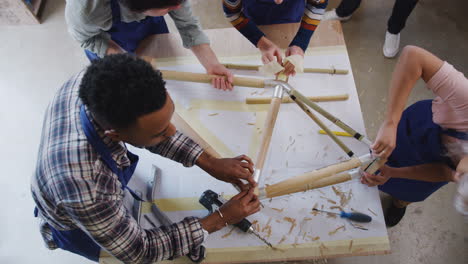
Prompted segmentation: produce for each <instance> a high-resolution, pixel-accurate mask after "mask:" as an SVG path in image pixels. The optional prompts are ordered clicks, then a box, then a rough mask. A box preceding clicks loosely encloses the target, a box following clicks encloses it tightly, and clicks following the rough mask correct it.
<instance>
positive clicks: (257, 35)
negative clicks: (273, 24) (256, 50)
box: [223, 0, 265, 47]
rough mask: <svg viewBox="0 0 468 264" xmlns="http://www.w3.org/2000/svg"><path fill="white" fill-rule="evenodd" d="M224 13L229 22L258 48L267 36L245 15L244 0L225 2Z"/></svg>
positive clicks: (228, 0) (225, 0) (224, 0)
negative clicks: (259, 42) (258, 44)
mask: <svg viewBox="0 0 468 264" xmlns="http://www.w3.org/2000/svg"><path fill="white" fill-rule="evenodd" d="M223 11H224V15H225V16H226V18H227V19H228V20H229V22H231V24H232V25H233V26H234V27H235V28H236V29H237V30H239V32H240V33H242V35H244V37H246V38H247V39H248V40H249V41H250V42H252V44H254V45H255V47H256V46H257V43H258V41H259V40H260V39H261V38H262V37H263V36H264V35H265V34H263V32H262V31H261V30H260V29H258V27H257V25H255V23H254V22H252V21H250V19H248V18H247V17H246V16H245V15H244V13H243V12H242V0H223Z"/></svg>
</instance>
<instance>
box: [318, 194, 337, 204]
mask: <svg viewBox="0 0 468 264" xmlns="http://www.w3.org/2000/svg"><path fill="white" fill-rule="evenodd" d="M320 198H323V199H325V200H327V202H329V203H332V204H336V202H335V201H333V200H332V199H328V198H327V197H324V196H320Z"/></svg>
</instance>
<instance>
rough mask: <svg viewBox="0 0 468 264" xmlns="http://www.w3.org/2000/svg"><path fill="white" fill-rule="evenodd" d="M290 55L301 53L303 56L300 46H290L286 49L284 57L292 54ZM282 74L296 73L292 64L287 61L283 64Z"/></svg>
mask: <svg viewBox="0 0 468 264" xmlns="http://www.w3.org/2000/svg"><path fill="white" fill-rule="evenodd" d="M292 55H301V56H302V57H303V58H304V51H303V50H302V48H301V47H299V46H290V47H289V48H288V49H287V50H286V57H289V56H292ZM283 67H284V74H286V75H288V76H289V75H292V76H294V75H296V70H295V69H294V65H293V64H292V63H290V62H289V61H288V62H286V63H285V64H284V65H283Z"/></svg>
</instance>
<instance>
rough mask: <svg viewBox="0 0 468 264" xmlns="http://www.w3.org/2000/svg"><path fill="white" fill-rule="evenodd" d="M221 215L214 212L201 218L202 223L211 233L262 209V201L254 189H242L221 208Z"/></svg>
mask: <svg viewBox="0 0 468 264" xmlns="http://www.w3.org/2000/svg"><path fill="white" fill-rule="evenodd" d="M219 211H220V212H221V214H222V217H221V215H220V214H219V213H218V212H214V213H212V214H211V215H209V216H207V217H205V218H203V219H201V220H200V223H201V225H202V227H203V229H205V230H206V231H208V232H209V233H212V232H215V231H217V230H220V229H222V228H223V227H225V226H226V224H227V225H232V224H237V223H239V222H240V221H242V219H244V218H246V217H247V216H249V215H251V214H254V213H256V212H258V211H260V201H259V200H258V197H257V196H256V195H255V194H254V189H253V188H251V189H250V190H248V191H242V192H240V193H238V194H237V195H236V196H234V197H232V198H231V199H230V200H229V201H227V202H226V203H225V204H224V205H223V206H221V208H219Z"/></svg>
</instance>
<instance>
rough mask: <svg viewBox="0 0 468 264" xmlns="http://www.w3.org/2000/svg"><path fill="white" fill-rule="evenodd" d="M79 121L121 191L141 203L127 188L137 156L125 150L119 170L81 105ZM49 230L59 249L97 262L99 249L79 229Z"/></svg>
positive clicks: (136, 162)
mask: <svg viewBox="0 0 468 264" xmlns="http://www.w3.org/2000/svg"><path fill="white" fill-rule="evenodd" d="M80 120H81V125H82V127H83V131H84V133H85V135H86V138H87V139H88V142H89V143H90V144H91V146H92V147H93V148H94V149H95V150H96V152H97V153H98V154H99V156H101V159H102V160H103V161H104V163H105V164H106V165H107V166H108V167H109V168H110V169H111V170H112V172H113V173H115V174H116V175H117V176H118V179H119V182H120V183H121V184H122V189H127V190H129V191H130V193H131V194H132V196H133V197H134V198H135V199H137V200H140V201H142V199H141V198H140V197H139V196H138V195H136V194H135V192H134V191H133V190H131V189H130V188H129V187H128V186H127V184H128V182H129V181H130V179H131V178H132V175H133V173H134V172H135V168H136V166H137V164H138V156H137V155H135V154H133V153H131V152H130V151H128V150H127V157H128V159H129V160H130V166H128V167H126V168H124V169H119V168H118V167H117V163H116V162H115V161H114V160H113V159H112V156H111V152H110V151H109V149H108V148H107V146H106V145H105V144H104V142H102V139H101V138H100V137H99V135H98V134H97V132H96V130H95V129H94V126H93V125H92V123H91V122H90V121H89V119H88V116H87V115H86V111H85V108H84V105H82V106H81V109H80ZM35 215H36V216H37V208H36V209H35ZM50 229H51V230H52V237H53V239H54V241H55V243H56V244H57V246H58V247H59V248H61V249H63V250H67V251H70V252H72V253H75V254H78V255H80V256H83V257H86V258H88V259H90V260H92V261H96V262H97V261H99V254H100V250H101V247H100V246H99V245H98V244H96V242H94V240H93V239H91V238H90V237H89V235H88V234H86V233H85V232H83V231H82V230H81V229H72V230H66V231H62V230H57V229H55V228H53V227H52V226H50Z"/></svg>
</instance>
